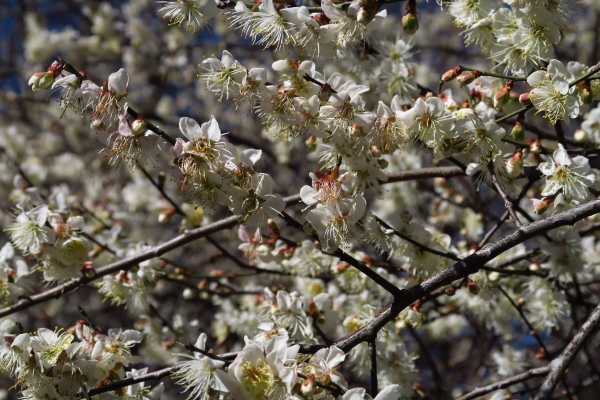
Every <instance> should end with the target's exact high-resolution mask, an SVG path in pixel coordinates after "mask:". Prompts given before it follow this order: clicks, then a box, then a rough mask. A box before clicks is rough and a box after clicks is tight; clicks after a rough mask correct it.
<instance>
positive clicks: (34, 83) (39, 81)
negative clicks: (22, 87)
mask: <svg viewBox="0 0 600 400" xmlns="http://www.w3.org/2000/svg"><path fill="white" fill-rule="evenodd" d="M53 83H54V76H52V73H51V72H36V73H35V74H33V75H32V76H31V78H29V82H27V84H28V85H29V86H31V90H33V91H34V92H38V91H42V90H47V89H50V86H52V84H53Z"/></svg>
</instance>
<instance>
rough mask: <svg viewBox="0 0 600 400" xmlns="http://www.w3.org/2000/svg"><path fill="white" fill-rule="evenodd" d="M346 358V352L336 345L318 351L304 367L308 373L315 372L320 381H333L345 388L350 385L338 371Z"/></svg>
mask: <svg viewBox="0 0 600 400" xmlns="http://www.w3.org/2000/svg"><path fill="white" fill-rule="evenodd" d="M345 359H346V353H344V352H343V351H342V350H340V349H339V348H337V347H335V346H331V347H329V348H326V349H321V350H319V351H317V352H316V353H315V354H314V355H313V356H312V358H311V359H310V361H309V363H308V365H306V366H305V367H304V370H305V372H306V373H307V374H314V375H315V380H317V381H319V382H333V383H335V384H336V385H339V386H341V387H343V388H346V387H348V383H347V382H346V380H345V379H344V377H343V376H342V375H341V374H340V373H339V372H338V371H337V370H338V366H339V365H340V364H341V363H342V362H343V361H344V360H345Z"/></svg>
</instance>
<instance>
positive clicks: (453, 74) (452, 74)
mask: <svg viewBox="0 0 600 400" xmlns="http://www.w3.org/2000/svg"><path fill="white" fill-rule="evenodd" d="M462 73H463V69H462V67H460V66H458V67H454V68H452V69H450V70H448V71H446V72H444V74H443V75H442V78H441V79H442V81H444V82H450V81H453V80H454V79H456V78H457V77H458V76H459V75H460V74H462Z"/></svg>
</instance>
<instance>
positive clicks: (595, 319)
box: [534, 304, 600, 400]
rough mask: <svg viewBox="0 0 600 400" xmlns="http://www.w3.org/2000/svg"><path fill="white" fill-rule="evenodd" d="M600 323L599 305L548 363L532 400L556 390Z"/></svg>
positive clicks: (545, 397)
mask: <svg viewBox="0 0 600 400" xmlns="http://www.w3.org/2000/svg"><path fill="white" fill-rule="evenodd" d="M599 322H600V304H599V305H598V306H597V307H596V308H595V309H594V311H593V312H592V314H591V315H590V317H589V318H588V320H587V321H586V322H585V323H584V324H583V325H582V326H581V328H579V332H577V334H576V335H575V337H574V338H573V339H572V340H571V342H570V343H569V344H568V345H567V347H566V348H565V349H564V350H563V352H562V353H561V354H560V355H559V356H558V357H556V358H555V359H554V360H552V362H551V363H550V365H549V366H548V367H549V370H550V373H549V374H548V377H547V378H546V380H545V381H544V383H543V384H542V387H541V388H540V390H539V391H538V393H537V395H536V396H535V399H534V400H544V399H548V398H550V396H551V395H552V392H553V391H554V389H555V388H556V385H557V384H558V381H559V380H560V379H561V378H562V376H563V374H564V373H565V371H566V370H567V368H568V367H569V365H571V363H572V362H573V361H574V360H575V356H576V355H577V353H578V352H579V350H581V348H582V347H583V345H584V343H585V341H586V339H587V338H588V337H590V335H592V333H594V332H595V331H596V328H597V327H598V323H599Z"/></svg>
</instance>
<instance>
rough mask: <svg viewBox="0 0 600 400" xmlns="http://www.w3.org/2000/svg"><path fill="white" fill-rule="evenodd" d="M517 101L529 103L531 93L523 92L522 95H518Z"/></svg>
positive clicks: (526, 104)
mask: <svg viewBox="0 0 600 400" xmlns="http://www.w3.org/2000/svg"><path fill="white" fill-rule="evenodd" d="M519 103H521V104H523V105H524V106H528V105H530V104H531V95H530V93H529V92H527V93H523V94H522V95H520V96H519Z"/></svg>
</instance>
